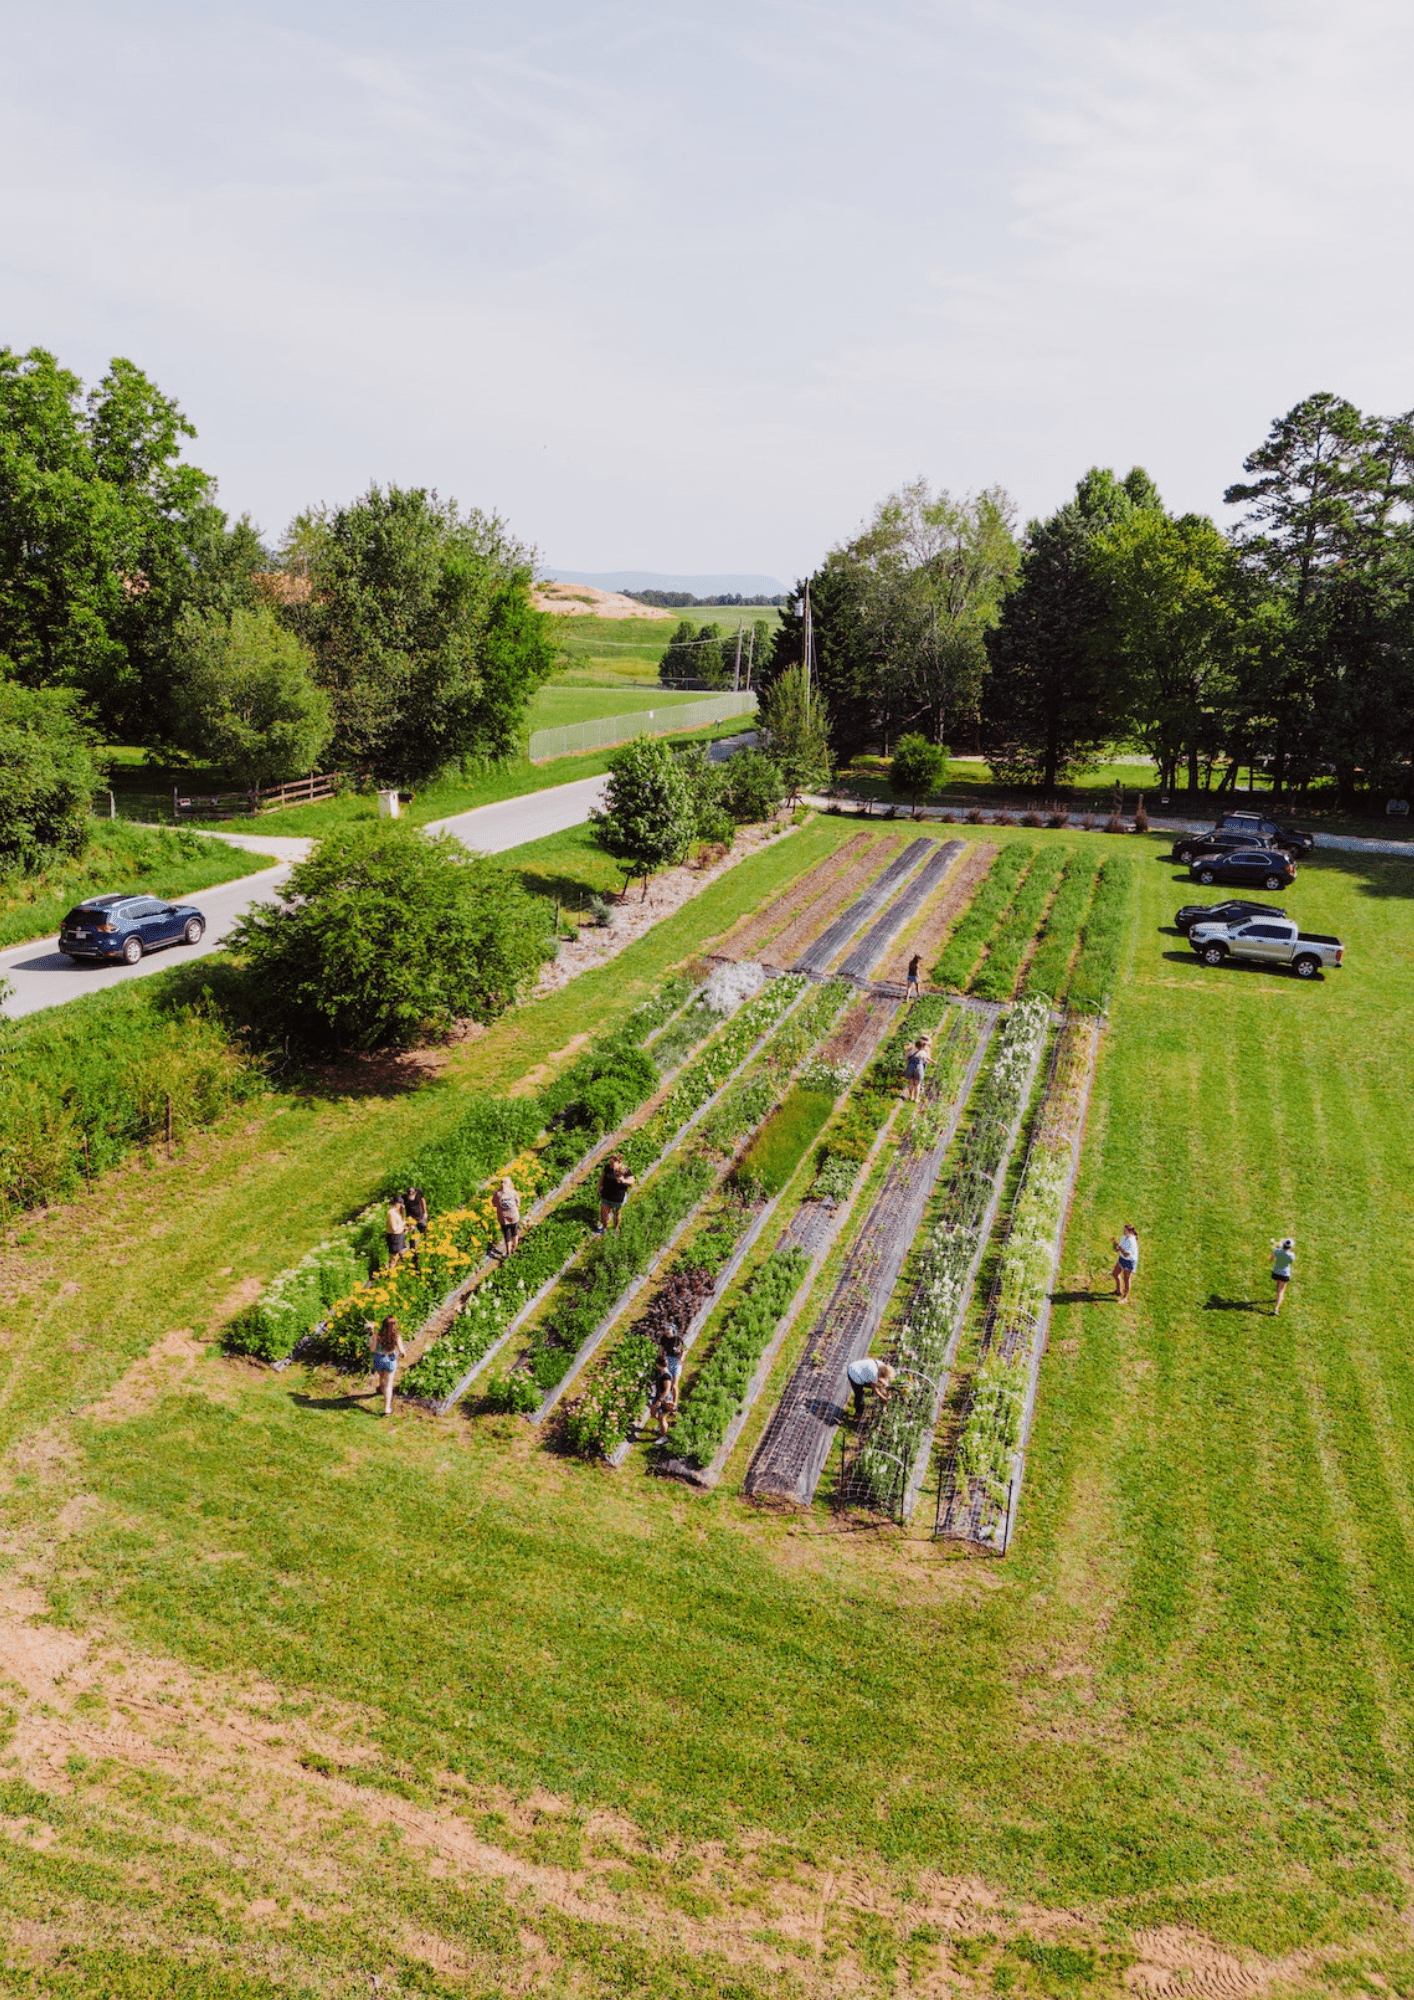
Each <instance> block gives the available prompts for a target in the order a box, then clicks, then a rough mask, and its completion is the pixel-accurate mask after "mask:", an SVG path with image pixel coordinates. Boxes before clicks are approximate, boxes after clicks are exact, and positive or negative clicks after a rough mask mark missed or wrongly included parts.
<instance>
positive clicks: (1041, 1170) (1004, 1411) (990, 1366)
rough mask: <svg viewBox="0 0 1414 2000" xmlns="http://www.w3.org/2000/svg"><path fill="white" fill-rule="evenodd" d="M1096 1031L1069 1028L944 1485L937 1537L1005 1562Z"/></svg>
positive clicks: (1080, 1024)
mask: <svg viewBox="0 0 1414 2000" xmlns="http://www.w3.org/2000/svg"><path fill="white" fill-rule="evenodd" d="M1098 1040H1099V1034H1098V1027H1097V1025H1096V1023H1094V1022H1093V1021H1088V1020H1073V1021H1071V1022H1068V1023H1067V1024H1066V1026H1065V1028H1064V1029H1063V1031H1062V1033H1061V1035H1060V1036H1059V1038H1058V1040H1057V1044H1056V1050H1055V1055H1054V1058H1053V1061H1052V1067H1051V1073H1050V1076H1049V1078H1048V1081H1047V1089H1046V1097H1045V1101H1044V1103H1043V1105H1042V1108H1041V1112H1040V1114H1039V1116H1038V1118H1037V1121H1036V1126H1035V1130H1034V1131H1033V1133H1032V1137H1031V1144H1030V1147H1029V1148H1028V1151H1027V1157H1026V1163H1025V1167H1024V1169H1023V1172H1022V1175H1021V1180H1020V1183H1019V1185H1018V1188H1017V1193H1016V1199H1015V1201H1014V1203H1013V1205H1012V1212H1011V1218H1010V1222H1009V1225H1008V1229H1007V1235H1006V1241H1005V1243H1004V1245H1003V1247H1002V1254H1001V1258H1000V1260H999V1263H998V1266H997V1272H996V1276H995V1279H994V1281H993V1285H992V1294H991V1298H990V1301H989V1304H988V1310H987V1317H986V1321H985V1323H984V1325H983V1329H982V1333H981V1336H980V1338H979V1341H978V1366H977V1370H976V1373H975V1375H974V1377H973V1381H972V1384H971V1387H970V1391H969V1395H968V1400H967V1405H966V1409H965V1413H964V1417H963V1422H962V1426H961V1429H960V1431H959V1433H958V1436H957V1439H956V1442H955V1444H954V1447H953V1450H952V1452H951V1454H950V1456H949V1459H948V1461H947V1463H946V1465H945V1466H944V1467H943V1470H942V1473H941V1475H940V1479H939V1486H938V1503H937V1513H936V1517H935V1520H934V1534H935V1536H938V1537H949V1538H955V1539H961V1540H965V1541H969V1542H972V1543H974V1544H976V1545H978V1546H981V1547H984V1548H988V1549H990V1550H991V1551H992V1552H993V1553H995V1554H997V1555H1005V1553H1006V1551H1007V1549H1008V1547H1009V1546H1010V1542H1011V1536H1012V1533H1013V1530H1014V1528H1015V1523H1016V1509H1017V1503H1018V1500H1019V1497H1020V1492H1021V1482H1022V1475H1023V1472H1024V1461H1025V1448H1026V1442H1027V1438H1028V1435H1029V1432H1030V1425H1031V1416H1032V1412H1033V1409H1034V1406H1035V1396H1036V1384H1037V1379H1038V1376H1039V1372H1040V1366H1041V1357H1042V1354H1043V1353H1044V1351H1045V1344H1046V1330H1047V1327H1048V1325H1049V1322H1050V1310H1051V1296H1050V1295H1051V1287H1052V1285H1053V1284H1054V1283H1055V1273H1056V1269H1057V1267H1058V1264H1059V1261H1060V1253H1061V1244H1062V1240H1063V1238H1064V1234H1065V1223H1066V1215H1067V1212H1068V1210H1069V1206H1070V1196H1071V1192H1072V1190H1073V1188H1074V1185H1075V1174H1076V1170H1077V1168H1078V1166H1079V1162H1080V1143H1081V1137H1082V1134H1083V1132H1084V1126H1085V1109H1086V1105H1087V1103H1088V1101H1089V1092H1090V1081H1091V1077H1092V1075H1093V1072H1094V1062H1095V1051H1096V1048H1097V1046H1098Z"/></svg>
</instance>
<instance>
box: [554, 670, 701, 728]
mask: <svg viewBox="0 0 1414 2000" xmlns="http://www.w3.org/2000/svg"><path fill="white" fill-rule="evenodd" d="M705 699H706V697H705V696H704V695H702V694H699V693H698V692H697V691H696V690H695V689H689V690H687V691H685V692H681V693H679V692H674V691H670V690H668V689H666V688H660V687H659V686H658V685H657V683H656V682H646V683H644V684H643V685H642V686H641V687H640V686H638V685H634V686H632V687H629V688H621V687H620V688H597V687H586V686H584V685H583V684H577V683H573V682H571V683H568V684H566V683H564V682H553V683H552V684H551V685H550V686H549V687H543V688H541V689H540V691H539V693H538V694H537V695H536V697H535V699H534V701H533V702H532V703H531V704H530V727H531V729H532V730H535V729H560V728H562V727H564V726H565V725H566V724H567V723H571V722H597V721H598V719H599V718H600V716H603V715H630V714H636V713H637V712H638V711H639V710H640V709H645V708H676V707H680V706H681V705H682V704H683V703H684V702H691V701H702V700H705Z"/></svg>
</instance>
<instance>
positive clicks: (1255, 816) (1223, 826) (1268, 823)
mask: <svg viewBox="0 0 1414 2000" xmlns="http://www.w3.org/2000/svg"><path fill="white" fill-rule="evenodd" d="M1214 831H1215V832H1217V833H1242V834H1246V835H1248V836H1249V838H1250V837H1251V836H1253V835H1258V836H1260V838H1261V839H1262V840H1263V841H1264V842H1269V843H1270V844H1271V845H1272V846H1274V847H1284V848H1285V849H1286V851H1287V853H1288V854H1309V853H1310V852H1311V849H1312V848H1313V847H1314V846H1315V845H1316V836H1315V834H1314V833H1303V832H1302V831H1301V829H1300V827H1298V826H1281V825H1279V824H1278V822H1277V821H1276V820H1273V819H1263V817H1262V815H1261V814H1260V813H1255V812H1228V813H1224V814H1223V816H1222V818H1221V819H1220V820H1219V821H1218V823H1217V826H1216V827H1215V829H1214Z"/></svg>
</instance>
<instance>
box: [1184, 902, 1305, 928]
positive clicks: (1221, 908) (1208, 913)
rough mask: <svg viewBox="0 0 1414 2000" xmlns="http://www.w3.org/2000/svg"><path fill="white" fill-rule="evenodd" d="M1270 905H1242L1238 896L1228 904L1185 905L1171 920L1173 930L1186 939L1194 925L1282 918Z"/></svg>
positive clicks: (1281, 913) (1284, 912)
mask: <svg viewBox="0 0 1414 2000" xmlns="http://www.w3.org/2000/svg"><path fill="white" fill-rule="evenodd" d="M1285 915H1286V911H1285V910H1278V909H1275V908H1274V907H1273V905H1272V904H1270V903H1244V902H1243V900H1242V898H1241V897H1240V896H1237V897H1234V899H1233V900H1232V902H1230V903H1185V904H1184V906H1183V908H1182V909H1181V910H1179V911H1178V913H1177V914H1176V916H1175V917H1174V920H1173V925H1174V929H1175V930H1178V931H1182V933H1183V935H1184V936H1185V937H1187V935H1188V933H1189V931H1190V930H1191V929H1192V927H1193V926H1194V924H1240V923H1243V922H1245V921H1246V919H1247V918H1248V917H1259V918H1260V917H1284V916H1285Z"/></svg>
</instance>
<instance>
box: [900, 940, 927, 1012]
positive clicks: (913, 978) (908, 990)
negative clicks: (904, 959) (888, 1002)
mask: <svg viewBox="0 0 1414 2000" xmlns="http://www.w3.org/2000/svg"><path fill="white" fill-rule="evenodd" d="M922 964H923V954H922V953H921V952H918V951H916V952H914V954H913V956H912V958H911V959H910V960H909V961H908V984H907V986H906V987H905V988H904V992H903V997H904V999H905V1000H916V999H917V998H918V995H919V991H920V988H919V985H918V974H919V970H920V968H921V966H922Z"/></svg>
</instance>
